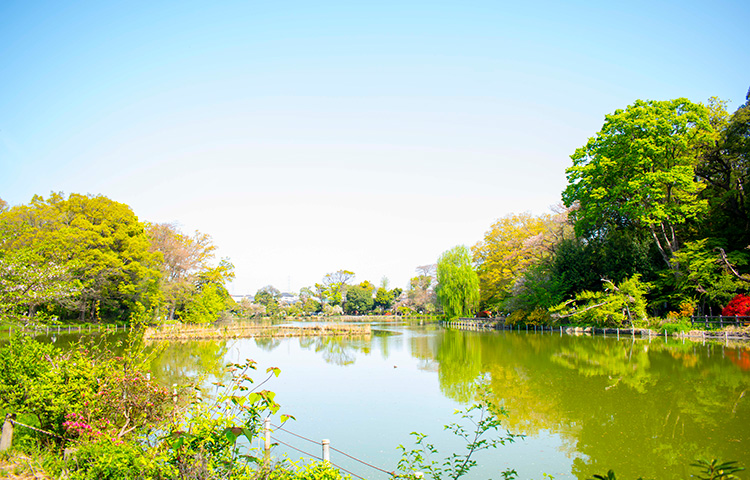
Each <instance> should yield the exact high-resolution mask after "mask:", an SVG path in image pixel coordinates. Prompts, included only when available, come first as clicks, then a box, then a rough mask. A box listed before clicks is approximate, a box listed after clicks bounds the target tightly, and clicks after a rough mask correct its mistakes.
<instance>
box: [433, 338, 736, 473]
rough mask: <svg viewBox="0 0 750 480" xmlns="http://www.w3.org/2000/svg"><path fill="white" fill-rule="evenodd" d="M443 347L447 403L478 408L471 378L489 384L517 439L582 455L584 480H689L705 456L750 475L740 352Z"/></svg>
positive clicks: (600, 343) (579, 465)
mask: <svg viewBox="0 0 750 480" xmlns="http://www.w3.org/2000/svg"><path fill="white" fill-rule="evenodd" d="M436 346H437V349H436V351H435V353H434V355H435V359H436V360H437V361H438V363H439V380H440V382H441V389H442V390H443V392H445V394H446V395H449V396H451V397H453V398H456V399H460V400H465V399H467V398H470V397H471V394H472V393H471V384H472V381H473V378H475V377H476V375H477V374H488V375H489V377H490V386H491V389H492V392H493V394H494V396H495V398H496V399H497V401H498V402H499V403H501V404H502V405H504V406H505V407H506V408H507V409H508V410H509V411H510V418H509V420H508V423H509V426H510V428H511V430H513V431H517V432H519V433H526V434H529V435H536V434H538V433H540V432H542V431H548V432H553V433H556V434H559V435H561V436H562V438H564V439H565V441H566V445H565V449H566V450H567V451H568V452H571V453H572V452H578V454H582V455H579V456H578V458H576V459H575V461H574V462H573V472H572V473H573V474H575V476H577V477H578V478H587V476H591V475H592V474H593V473H597V472H606V471H607V470H608V469H610V468H612V469H614V470H615V471H616V472H617V474H618V476H620V475H622V476H623V477H625V478H627V477H633V478H638V477H639V476H644V477H647V478H648V477H654V478H687V477H688V476H689V474H690V473H691V472H687V471H685V468H684V467H685V466H687V465H689V464H690V463H691V462H692V461H693V460H695V459H697V458H698V457H702V456H704V457H709V458H714V457H719V458H722V459H735V460H739V461H740V462H742V463H744V464H745V465H750V456H748V454H747V450H746V448H742V445H743V444H745V445H747V442H749V441H750V435H749V434H748V429H747V428H746V425H748V422H749V421H750V406H749V405H748V399H747V396H748V394H747V391H748V388H750V376H748V374H747V373H746V372H747V370H745V369H743V368H742V366H743V365H744V364H743V363H742V359H743V358H745V357H744V356H743V353H742V352H737V351H734V350H731V351H729V352H726V351H724V349H723V348H722V347H718V346H715V345H714V346H712V345H708V346H705V347H704V346H701V345H696V344H692V343H689V342H688V343H686V344H680V343H674V342H673V343H672V344H669V345H667V344H665V343H664V342H663V341H662V340H654V341H652V342H649V341H648V340H641V339H627V340H625V339H623V340H620V341H618V340H616V339H611V338H610V339H605V338H600V337H596V338H572V337H568V336H564V337H559V336H553V335H546V336H542V335H526V334H515V333H501V334H478V333H473V332H443V333H441V334H439V341H438V342H437V343H436ZM743 351H744V350H743ZM424 354H425V352H424V351H421V352H420V355H421V356H424ZM738 359H739V360H738Z"/></svg>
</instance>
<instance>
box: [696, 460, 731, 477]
mask: <svg viewBox="0 0 750 480" xmlns="http://www.w3.org/2000/svg"><path fill="white" fill-rule="evenodd" d="M690 466H692V467H696V468H698V469H699V470H700V475H695V477H697V478H699V479H700V480H737V479H738V478H739V477H738V476H737V475H735V473H739V472H741V471H743V470H744V469H745V468H744V467H740V466H738V465H737V462H719V461H718V460H716V459H713V460H711V461H708V460H703V459H700V460H697V461H696V462H695V463H691V464H690Z"/></svg>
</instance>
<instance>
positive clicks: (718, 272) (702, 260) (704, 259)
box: [662, 238, 746, 305]
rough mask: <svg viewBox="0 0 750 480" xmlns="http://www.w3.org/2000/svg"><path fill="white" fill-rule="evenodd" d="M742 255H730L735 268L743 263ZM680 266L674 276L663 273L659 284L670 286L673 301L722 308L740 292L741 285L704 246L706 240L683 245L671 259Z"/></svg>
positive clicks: (743, 257) (710, 250) (735, 253)
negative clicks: (673, 297) (675, 298)
mask: <svg viewBox="0 0 750 480" xmlns="http://www.w3.org/2000/svg"><path fill="white" fill-rule="evenodd" d="M745 256H746V255H745V254H744V253H740V252H732V254H731V257H732V258H731V260H733V261H734V262H735V263H736V264H738V263H741V264H744V263H746V260H745ZM673 258H674V260H675V262H677V263H678V264H679V265H680V270H679V271H678V272H677V274H676V275H675V274H673V273H672V272H665V273H664V274H663V275H662V279H663V280H662V281H663V282H664V283H666V284H667V285H672V284H673V287H674V290H675V291H676V292H677V300H680V301H692V302H695V303H708V304H709V305H717V304H718V305H726V303H727V302H728V301H729V300H730V299H731V298H732V297H733V296H734V293H735V292H736V291H737V290H738V289H740V288H741V282H740V281H739V280H738V279H737V278H736V277H735V276H734V275H732V274H731V272H730V271H729V270H728V269H727V268H726V267H725V266H724V264H723V262H722V260H721V257H720V256H719V254H717V253H716V252H715V251H714V249H713V248H710V247H709V245H708V239H705V238H704V239H701V240H696V241H692V242H686V243H685V245H684V246H683V247H682V248H681V249H680V250H679V251H677V252H675V253H674V256H673Z"/></svg>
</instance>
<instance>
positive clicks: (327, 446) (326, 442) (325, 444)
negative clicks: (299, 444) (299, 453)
mask: <svg viewBox="0 0 750 480" xmlns="http://www.w3.org/2000/svg"><path fill="white" fill-rule="evenodd" d="M320 443H321V444H322V445H323V461H324V462H330V461H331V452H330V450H329V449H330V447H331V441H330V440H328V439H327V438H324V439H323V441H322V442H320Z"/></svg>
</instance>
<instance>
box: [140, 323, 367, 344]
mask: <svg viewBox="0 0 750 480" xmlns="http://www.w3.org/2000/svg"><path fill="white" fill-rule="evenodd" d="M370 334H371V330H370V325H342V324H323V325H283V326H282V325H276V326H271V325H251V324H241V323H240V324H231V325H223V326H211V325H189V324H185V325H170V326H165V327H149V328H147V329H146V330H145V332H144V334H143V335H144V338H145V339H146V340H202V339H223V338H252V337H309V336H349V337H355V336H365V335H370Z"/></svg>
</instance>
